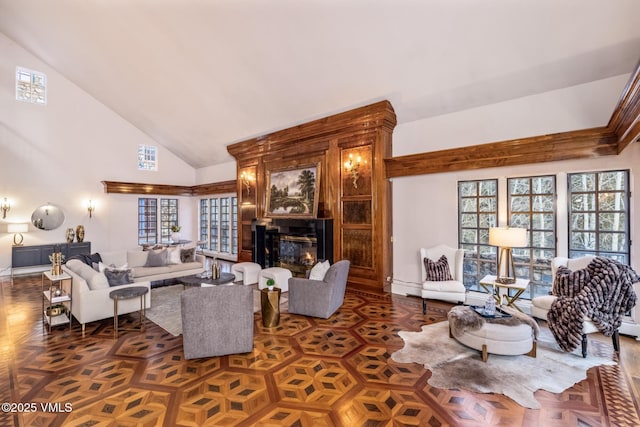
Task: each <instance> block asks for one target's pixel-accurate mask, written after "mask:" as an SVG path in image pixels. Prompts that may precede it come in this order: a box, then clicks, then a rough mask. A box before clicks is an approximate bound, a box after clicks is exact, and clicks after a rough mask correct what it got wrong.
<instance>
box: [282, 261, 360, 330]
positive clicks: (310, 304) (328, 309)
mask: <svg viewBox="0 0 640 427" xmlns="http://www.w3.org/2000/svg"><path fill="white" fill-rule="evenodd" d="M349 266H350V262H349V261H347V260H342V261H338V262H336V263H335V264H333V265H332V266H331V267H329V270H327V273H326V274H325V276H324V279H323V280H311V279H303V278H300V277H292V278H290V279H289V309H288V311H289V313H294V314H302V315H305V316H311V317H320V318H323V319H328V318H329V317H330V316H331V315H332V314H333V313H335V312H336V311H337V310H338V309H339V308H340V306H341V305H342V303H343V302H344V293H345V291H346V288H347V277H348V275H349Z"/></svg>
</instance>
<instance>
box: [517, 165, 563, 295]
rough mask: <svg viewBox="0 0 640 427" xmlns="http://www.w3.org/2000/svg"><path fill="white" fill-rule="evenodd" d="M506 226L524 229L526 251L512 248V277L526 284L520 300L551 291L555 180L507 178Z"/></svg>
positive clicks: (554, 238)
mask: <svg viewBox="0 0 640 427" xmlns="http://www.w3.org/2000/svg"><path fill="white" fill-rule="evenodd" d="M507 188H508V200H509V203H508V205H509V226H511V227H519V228H526V229H527V231H528V238H527V242H528V243H527V247H524V248H514V249H513V259H514V263H515V269H516V272H515V273H516V277H518V278H519V279H528V280H530V285H529V287H528V288H527V290H526V291H525V293H524V294H522V297H521V298H533V297H536V296H540V295H547V294H548V293H549V291H550V290H551V282H552V280H551V259H552V258H553V257H555V256H556V177H555V176H553V175H548V176H536V177H521V178H508V179H507Z"/></svg>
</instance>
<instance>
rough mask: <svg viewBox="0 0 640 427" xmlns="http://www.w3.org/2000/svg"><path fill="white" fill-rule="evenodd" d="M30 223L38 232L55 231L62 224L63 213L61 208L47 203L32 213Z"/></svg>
mask: <svg viewBox="0 0 640 427" xmlns="http://www.w3.org/2000/svg"><path fill="white" fill-rule="evenodd" d="M31 222H32V223H33V225H34V227H36V228H39V229H40V230H55V229H56V228H58V227H60V226H61V225H62V223H63V222H64V212H62V208H60V207H58V206H56V205H52V204H51V203H47V204H46V205H42V206H40V207H39V208H37V209H36V210H35V211H33V213H32V214H31Z"/></svg>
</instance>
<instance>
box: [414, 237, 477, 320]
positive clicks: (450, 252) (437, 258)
mask: <svg viewBox="0 0 640 427" xmlns="http://www.w3.org/2000/svg"><path fill="white" fill-rule="evenodd" d="M443 257H444V259H446V261H443ZM425 260H429V261H425ZM463 261H464V250H463V249H455V248H452V247H449V246H446V245H438V246H434V247H432V248H428V249H425V248H420V269H421V271H422V291H421V296H422V314H427V300H428V299H437V300H442V301H448V302H453V303H464V301H465V299H466V291H467V290H466V288H465V287H464V285H463V284H462V263H463ZM445 263H446V267H448V273H449V274H448V275H446V274H443V273H446V272H447V271H446V269H445V268H444V267H445ZM427 264H429V265H431V266H432V268H431V271H427V268H428V267H427Z"/></svg>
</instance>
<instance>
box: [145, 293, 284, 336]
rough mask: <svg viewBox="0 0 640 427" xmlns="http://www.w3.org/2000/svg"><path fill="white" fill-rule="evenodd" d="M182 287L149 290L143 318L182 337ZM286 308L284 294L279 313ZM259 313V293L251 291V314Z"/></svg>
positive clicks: (281, 298)
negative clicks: (148, 303)
mask: <svg viewBox="0 0 640 427" xmlns="http://www.w3.org/2000/svg"><path fill="white" fill-rule="evenodd" d="M234 286H239V285H234ZM183 290H184V286H182V285H171V286H161V287H158V288H152V289H151V308H149V309H148V310H146V312H145V316H146V317H147V319H149V320H151V321H152V322H153V323H155V324H156V325H158V326H160V327H161V328H162V329H164V330H165V331H167V332H169V333H170V334H171V335H173V336H178V335H182V314H181V312H180V294H181V293H182V291H183ZM287 307H288V301H287V297H286V294H284V295H281V296H280V311H281V312H282V311H285V310H286V309H287ZM259 311H260V291H258V290H257V289H254V290H253V312H254V313H257V312H259Z"/></svg>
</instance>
